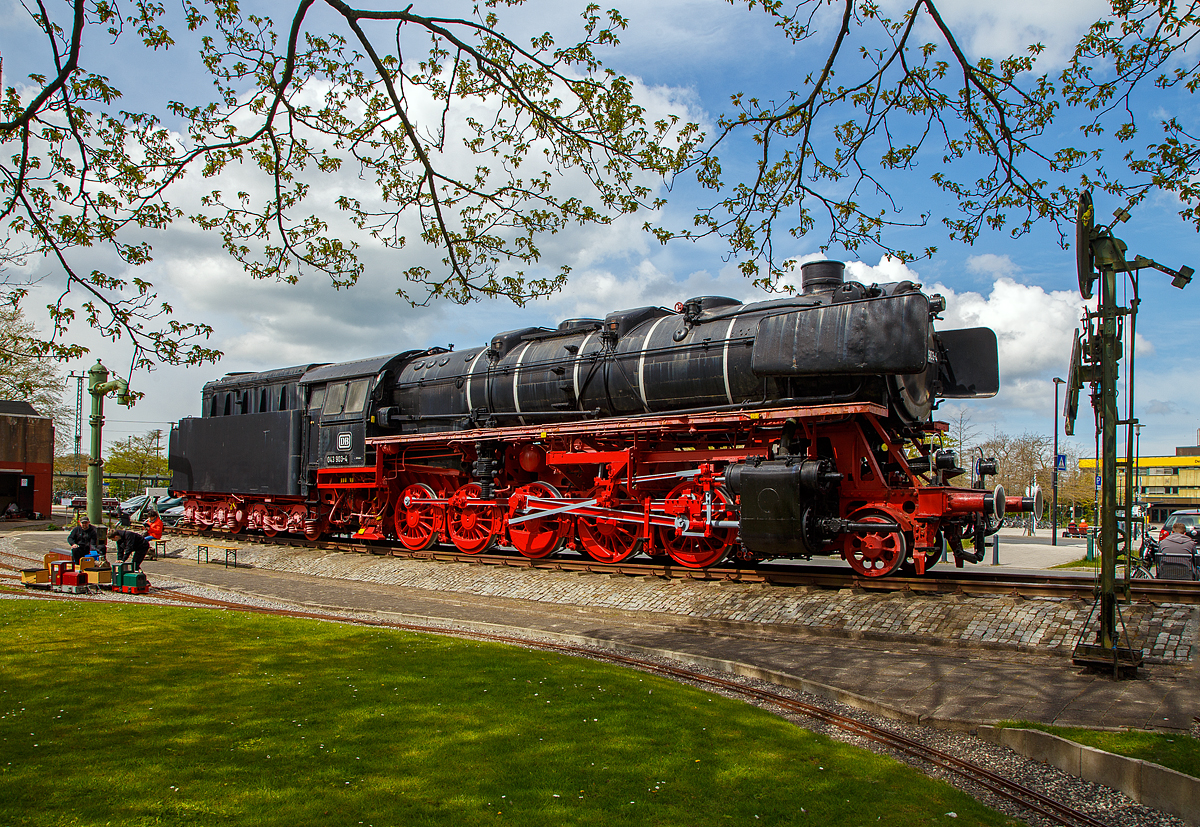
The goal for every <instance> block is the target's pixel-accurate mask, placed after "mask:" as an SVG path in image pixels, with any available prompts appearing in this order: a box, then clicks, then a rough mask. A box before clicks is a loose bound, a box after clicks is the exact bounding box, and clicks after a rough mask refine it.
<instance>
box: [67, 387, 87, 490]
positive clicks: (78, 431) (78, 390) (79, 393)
mask: <svg viewBox="0 0 1200 827" xmlns="http://www.w3.org/2000/svg"><path fill="white" fill-rule="evenodd" d="M67 378H68V379H74V380H75V473H77V474H78V473H81V471H80V469H79V462H80V460H81V459H82V456H81V455H82V453H83V381H84V380H85V379H87V378H88V376H87V374H86V373H69V374H67Z"/></svg>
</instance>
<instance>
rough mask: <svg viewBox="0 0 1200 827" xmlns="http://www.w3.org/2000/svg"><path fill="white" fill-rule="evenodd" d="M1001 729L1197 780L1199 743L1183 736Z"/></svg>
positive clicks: (1068, 729)
mask: <svg viewBox="0 0 1200 827" xmlns="http://www.w3.org/2000/svg"><path fill="white" fill-rule="evenodd" d="M1004 726H1011V727H1019V728H1021V729H1039V730H1041V731H1042V732H1049V733H1050V734H1051V735H1057V736H1059V737H1060V738H1066V739H1067V740H1068V741H1074V742H1075V743H1077V744H1083V745H1084V746H1087V747H1095V748H1096V749H1102V750H1104V751H1105V752H1114V753H1116V754H1117V755H1125V756H1128V757H1130V758H1139V759H1141V760H1142V761H1152V762H1154V763H1155V764H1161V765H1162V766H1164V767H1170V768H1171V769H1173V770H1177V771H1179V772H1182V773H1185V774H1187V775H1191V776H1196V777H1200V741H1197V740H1196V739H1195V738H1193V737H1191V736H1190V735H1187V734H1185V733H1179V734H1175V733H1166V732H1144V731H1141V730H1138V731H1132V730H1131V731H1123V732H1108V731H1103V730H1096V729H1078V728H1075V727H1058V726H1048V725H1046V724H1034V723H1030V722H1029V721H1017V722H1014V723H1006V724H1004Z"/></svg>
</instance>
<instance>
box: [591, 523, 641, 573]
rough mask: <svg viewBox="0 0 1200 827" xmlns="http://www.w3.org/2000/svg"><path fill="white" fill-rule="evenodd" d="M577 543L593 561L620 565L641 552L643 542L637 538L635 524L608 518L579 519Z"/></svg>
mask: <svg viewBox="0 0 1200 827" xmlns="http://www.w3.org/2000/svg"><path fill="white" fill-rule="evenodd" d="M575 524H576V525H577V526H578V527H579V542H580V543H581V544H582V545H583V550H584V551H585V552H587V555H588V556H589V557H591V558H592V559H593V560H596V561H598V562H601V563H620V562H621V561H622V560H625V559H628V558H630V557H632V556H633V555H634V554H637V552H638V551H640V550H641V548H642V544H643V542H644V540H643V538H642V537H639V536H638V526H637V524H636V523H627V522H625V521H623V520H614V519H612V518H610V517H586V516H585V517H579V518H578V519H577V520H576V521H575Z"/></svg>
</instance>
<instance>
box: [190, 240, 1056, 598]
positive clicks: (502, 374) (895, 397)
mask: <svg viewBox="0 0 1200 827" xmlns="http://www.w3.org/2000/svg"><path fill="white" fill-rule="evenodd" d="M802 273H803V288H802V292H801V293H800V294H798V295H795V296H791V297H787V298H781V299H775V300H771V301H763V302H756V303H752V304H742V303H740V302H737V301H735V300H733V299H728V298H723V297H717V296H705V297H700V298H694V299H690V300H688V301H686V302H682V303H680V304H678V305H677V306H676V308H675V310H674V312H672V311H670V310H667V309H664V308H660V307H639V308H635V309H633V310H623V311H619V312H615V313H610V314H609V315H608V316H606V317H605V318H603V319H568V320H566V321H564V322H562V323H561V324H560V325H559V326H558V327H557V328H556V329H553V330H551V329H546V328H540V327H531V328H526V329H523V330H513V331H508V332H506V333H501V334H499V335H497V336H495V337H493V338H492V340H491V341H490V343H488V344H487V345H486V346H484V347H477V348H473V349H470V350H465V351H454V350H446V349H443V348H432V349H429V350H414V351H407V352H404V353H396V354H392V355H388V356H381V357H377V358H374V359H364V360H361V361H356V362H346V363H341V364H325V365H302V366H296V367H290V368H283V369H280V370H274V371H268V372H265V373H242V374H229V375H227V376H225V377H224V378H222V379H219V380H217V381H214V382H209V383H208V384H206V385H205V386H204V392H203V412H202V415H201V416H200V417H189V418H185V419H183V420H181V421H180V422H179V424H178V425H177V426H176V427H175V428H173V429H172V432H171V445H170V466H171V469H172V471H173V474H174V476H173V488H174V489H175V490H176V491H177V492H180V493H182V494H183V495H185V496H186V497H187V505H186V517H185V519H186V520H188V521H189V522H190V523H192V524H194V525H198V526H202V527H216V528H224V529H226V530H228V531H229V532H232V533H237V532H241V531H245V530H257V531H262V532H263V533H265V534H267V535H275V534H277V533H280V532H291V533H297V534H300V533H302V534H304V535H305V536H306V537H308V538H310V539H315V538H317V537H320V536H321V535H323V534H326V533H341V534H347V533H349V534H352V535H353V536H354V537H356V538H361V539H364V540H386V539H392V540H396V541H398V542H399V543H400V544H402V545H403V546H404V547H405V548H408V549H411V550H422V549H426V548H428V547H430V546H432V545H433V544H435V543H439V542H448V543H450V544H452V545H453V546H454V547H456V548H457V549H458V550H459V551H461V552H465V553H467V554H478V553H480V552H483V551H484V550H486V549H488V548H489V547H491V546H492V545H494V544H500V545H505V546H509V547H511V548H514V549H516V550H517V551H518V552H520V553H521V554H523V555H525V556H527V557H533V558H540V557H546V556H548V555H551V554H554V553H555V552H557V551H558V550H560V549H561V548H563V547H564V546H565V547H570V548H573V549H577V550H579V551H582V552H584V553H586V554H588V555H590V556H591V557H593V558H595V559H597V560H600V561H604V562H619V561H621V560H624V559H626V558H628V557H631V556H633V555H635V554H638V553H643V554H648V555H650V556H651V557H652V558H658V559H663V560H665V559H666V558H669V559H670V561H673V562H674V563H675V564H678V565H681V566H687V567H694V568H703V567H707V566H712V565H714V564H716V563H718V562H719V561H721V560H723V559H725V558H726V557H727V556H730V555H732V556H734V557H736V558H737V559H738V560H742V561H753V560H764V559H772V558H793V557H805V558H808V557H811V556H813V555H832V554H838V555H841V556H842V557H844V558H845V559H846V560H847V561H848V562H849V564H850V565H851V566H852V567H853V568H854V570H855V571H857V572H858V573H859V574H861V575H864V576H869V577H880V576H885V575H888V574H891V573H893V572H896V571H897V570H899V569H900V568H901V567H902V566H903V567H905V569H906V571H914V572H916V573H918V574H922V573H924V572H925V570H926V569H927V568H928V567H929V566H930V565H932V564H934V563H936V562H938V561H939V560H941V559H942V558H943V556H944V554H945V553H946V551H947V550H949V552H950V553H951V554H953V556H954V558H955V562H956V564H957V565H960V566H961V565H962V563H963V561H964V560H969V561H972V562H979V560H981V559H982V557H983V544H984V540H985V537H986V536H987V535H988V534H989V533H992V532H994V531H995V529H996V528H997V527H998V524H999V520H1000V519H1001V518H1002V517H1003V515H1004V513H1005V510H1006V509H1008V510H1024V511H1029V510H1033V509H1034V508H1036V507H1037V503H1036V502H1035V501H1034V499H1033V498H1022V497H1006V496H1005V493H1004V489H1003V488H1002V487H1001V486H996V487H995V489H994V490H988V489H987V488H986V487H985V486H984V484H983V480H984V479H985V475H986V474H987V473H992V474H994V473H995V470H994V463H993V464H992V466H990V467H989V464H988V462H987V461H980V462H979V463H977V467H978V470H979V471H981V472H982V473H979V474H978V480H979V481H978V482H977V483H976V484H975V485H974V486H971V487H954V486H951V485H949V484H948V483H949V481H950V480H952V479H954V478H957V477H959V476H961V475H963V474H964V473H965V472H964V471H963V470H962V468H960V467H959V461H958V457H957V455H956V454H955V452H954V451H951V450H942V449H941V447H940V445H941V435H942V433H944V432H945V431H946V428H947V426H946V425H945V424H944V423H939V422H934V421H932V420H931V413H932V411H933V409H934V407H935V405H936V402H937V400H938V399H939V398H956V399H966V398H977V397H986V396H992V395H994V394H995V393H996V392H997V390H998V389H999V374H998V365H997V356H996V337H995V334H994V333H993V332H992V331H991V330H990V329H987V328H972V329H964V330H949V331H935V330H934V327H933V321H934V320H935V319H936V318H937V317H938V314H939V313H940V312H941V311H943V310H944V309H945V301H944V299H943V298H942V297H941V296H938V295H932V296H929V295H926V294H924V293H922V292H921V291H920V289H919V287H920V286H919V285H915V284H913V283H911V282H907V281H903V282H899V283H895V284H885V285H869V286H868V285H864V284H860V283H857V282H853V281H846V280H845V277H844V266H843V265H842V264H841V263H840V262H833V261H823V262H814V263H811V264H806V265H804V267H803V268H802ZM973 476H975V475H973ZM972 543H973V544H974V548H973V549H970V548H969V545H970V544H972Z"/></svg>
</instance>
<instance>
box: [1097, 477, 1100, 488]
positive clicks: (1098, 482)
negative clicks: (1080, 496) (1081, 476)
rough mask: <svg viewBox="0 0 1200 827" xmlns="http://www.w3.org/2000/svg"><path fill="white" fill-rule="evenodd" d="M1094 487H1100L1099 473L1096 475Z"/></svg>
mask: <svg viewBox="0 0 1200 827" xmlns="http://www.w3.org/2000/svg"><path fill="white" fill-rule="evenodd" d="M1096 487H1097V488H1099V487H1100V475H1099V474H1097V475H1096Z"/></svg>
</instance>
